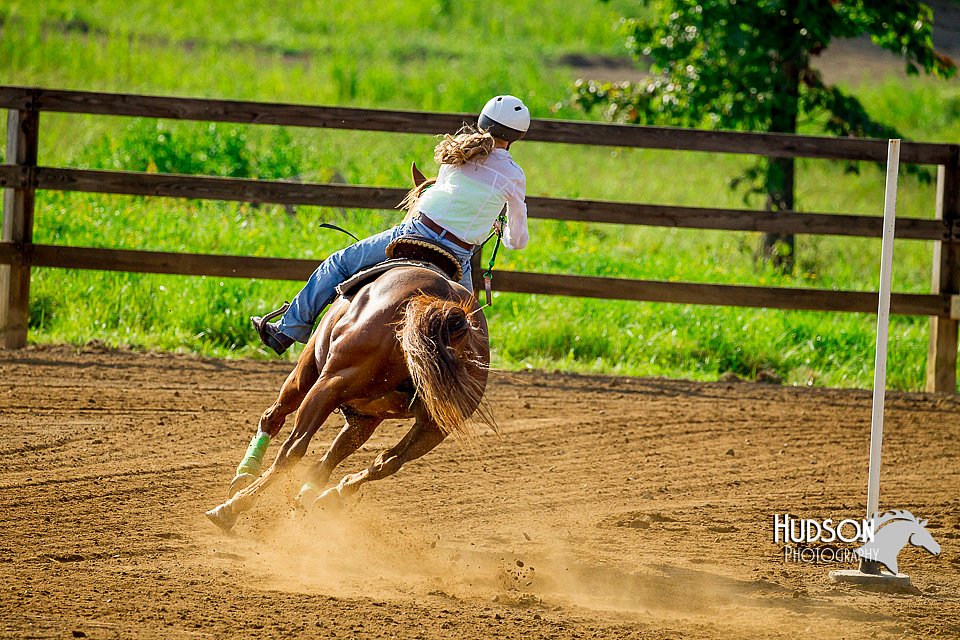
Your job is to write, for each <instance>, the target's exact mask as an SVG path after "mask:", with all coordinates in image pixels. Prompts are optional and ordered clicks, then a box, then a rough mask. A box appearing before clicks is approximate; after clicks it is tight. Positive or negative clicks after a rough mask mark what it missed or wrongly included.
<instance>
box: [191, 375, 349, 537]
mask: <svg viewBox="0 0 960 640" xmlns="http://www.w3.org/2000/svg"><path fill="white" fill-rule="evenodd" d="M342 391H343V378H340V377H337V378H332V379H330V378H320V379H318V380H317V383H316V384H315V385H314V386H313V388H312V389H310V391H309V392H308V393H307V395H306V397H305V398H304V399H303V404H302V405H301V406H300V411H299V413H297V423H296V425H295V426H294V428H293V431H292V432H291V433H290V436H289V437H288V438H287V440H286V441H285V442H284V443H283V445H282V446H281V447H280V451H279V452H278V453H277V457H276V459H274V461H273V464H272V465H270V468H269V469H267V470H266V471H265V472H264V473H263V475H261V476H260V477H259V478H257V479H256V481H254V483H253V484H251V485H250V486H248V487H246V488H245V489H242V490H241V491H239V492H237V494H236V495H234V496H233V497H231V498H230V499H229V500H227V501H226V502H224V503H223V504H221V505H219V506H217V507H215V508H213V509H211V510H210V511H207V517H208V518H210V520H211V521H212V522H213V523H214V524H216V525H217V526H218V527H220V528H221V529H223V530H225V531H229V530H230V529H231V528H232V527H233V525H234V523H236V521H237V518H238V517H239V515H240V514H241V513H243V512H244V511H247V510H248V509H250V508H251V507H252V506H253V505H254V503H255V502H256V500H257V498H258V497H259V495H260V493H262V492H263V490H264V489H266V488H267V487H268V486H270V485H271V484H273V482H274V480H276V478H277V477H278V475H279V474H280V473H282V472H285V471H287V470H288V469H290V468H291V467H293V466H294V465H295V464H297V462H299V461H300V459H301V458H303V456H304V455H305V454H306V452H307V448H308V447H309V446H310V439H311V438H313V436H314V434H315V433H316V432H317V431H318V430H319V429H320V427H321V426H323V422H324V420H326V419H327V417H328V416H329V415H330V414H331V413H333V410H334V409H336V408H337V406H339V405H340V403H341V402H342V398H341V394H342Z"/></svg>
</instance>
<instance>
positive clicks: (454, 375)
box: [207, 167, 496, 531]
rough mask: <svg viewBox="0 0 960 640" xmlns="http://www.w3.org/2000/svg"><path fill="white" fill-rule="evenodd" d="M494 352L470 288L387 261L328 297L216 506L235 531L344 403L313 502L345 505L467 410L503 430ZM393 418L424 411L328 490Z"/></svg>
mask: <svg viewBox="0 0 960 640" xmlns="http://www.w3.org/2000/svg"><path fill="white" fill-rule="evenodd" d="M414 172H415V173H414V176H415V182H416V184H417V187H416V188H415V189H414V190H413V191H412V192H411V194H412V195H413V196H414V198H415V196H417V195H419V193H420V192H422V188H421V187H423V185H422V174H420V177H419V180H418V179H417V174H418V173H419V172H417V171H416V168H415V167H414ZM489 361H490V347H489V341H488V330H487V323H486V319H485V318H484V316H483V313H482V311H481V310H480V306H479V304H478V302H477V300H476V298H475V297H474V296H473V294H472V293H471V292H470V291H468V290H467V289H465V288H464V287H462V286H461V285H460V284H458V283H456V282H453V281H451V280H448V279H447V278H445V277H443V276H442V275H440V274H439V273H437V272H435V271H433V270H430V269H426V268H422V267H416V266H403V267H397V268H394V269H391V270H389V271H387V272H385V273H384V274H383V275H381V276H380V277H378V278H377V279H376V280H374V281H373V282H371V283H370V284H367V285H365V286H364V287H363V288H362V289H360V290H359V291H358V292H357V293H356V294H355V295H353V296H352V297H351V299H348V298H346V297H340V298H338V299H337V300H336V301H335V302H334V303H333V304H332V305H331V306H330V308H329V310H328V311H327V314H326V315H325V316H324V318H323V320H322V321H321V323H320V326H319V327H318V328H317V330H316V331H315V332H314V334H313V336H312V337H311V339H310V341H309V342H308V343H307V346H306V347H305V348H304V350H303V353H302V354H301V355H300V359H299V361H298V362H297V365H296V367H295V368H294V370H293V372H291V373H290V375H289V376H288V377H287V380H286V382H285V383H284V384H283V387H282V388H281V390H280V396H279V397H278V398H277V400H276V402H274V403H273V404H272V405H271V406H270V408H268V409H267V410H266V411H265V412H264V414H263V416H262V417H261V418H260V422H259V426H258V435H257V437H255V438H254V442H253V443H251V448H250V449H249V450H248V452H247V456H246V457H245V458H244V461H243V463H241V465H240V468H239V469H238V472H237V476H236V477H235V478H234V481H233V483H231V491H230V498H229V499H228V500H227V501H226V502H224V503H223V504H221V505H219V506H217V507H215V508H214V509H211V510H210V511H208V512H207V517H209V518H210V520H212V521H213V522H214V523H215V524H216V525H217V526H219V527H220V528H221V529H224V530H226V531H229V530H230V529H231V528H232V527H233V525H234V524H235V523H236V521H237V518H238V517H239V515H240V514H241V513H242V512H244V511H247V510H248V509H250V508H251V507H252V506H253V505H254V503H255V501H256V500H257V498H258V497H259V496H260V495H261V493H262V492H263V490H264V489H266V488H267V486H269V485H270V484H272V483H273V482H274V481H275V480H276V479H277V478H278V477H279V476H281V475H282V474H283V473H285V472H287V471H289V470H290V469H291V468H292V467H293V466H294V465H296V464H297V462H299V461H300V459H301V458H303V456H304V455H305V454H306V452H307V449H308V447H309V445H310V439H311V438H313V435H314V434H315V433H316V432H317V431H318V430H319V429H320V427H321V425H323V422H324V421H325V420H326V419H327V417H328V416H329V415H330V414H331V413H332V412H333V411H335V410H338V409H339V410H340V412H341V413H342V414H343V417H344V419H345V424H344V426H343V428H342V429H341V431H340V433H339V434H338V435H337V437H336V438H335V439H334V441H333V444H331V445H330V448H329V449H328V450H327V452H326V454H324V456H323V458H321V459H320V461H319V462H318V463H316V464H315V465H314V466H313V467H312V468H311V469H310V471H309V480H308V482H307V483H306V484H305V485H304V487H303V489H302V490H301V492H300V495H299V496H298V501H299V502H300V503H301V504H302V505H303V506H305V507H308V508H309V507H311V506H314V505H323V506H328V505H329V506H335V505H336V504H338V503H339V502H340V500H341V499H342V498H345V497H347V496H350V495H352V494H354V493H355V492H356V491H357V490H358V489H359V487H360V486H361V485H362V484H363V483H365V482H369V481H371V480H380V479H382V478H386V477H387V476H389V475H392V474H394V473H396V472H397V471H399V470H400V467H402V466H403V465H404V464H405V463H407V462H409V461H411V460H415V459H416V458H419V457H420V456H422V455H424V454H426V453H427V452H429V451H430V450H431V449H433V448H434V447H436V446H437V445H438V444H440V442H442V441H443V439H444V438H445V437H446V436H447V435H449V434H451V433H452V434H455V435H460V436H466V435H469V434H470V429H469V424H468V419H472V420H474V421H476V422H481V423H484V424H487V425H489V426H490V427H491V428H493V429H494V430H496V424H495V422H494V421H493V417H492V415H491V414H490V411H489V409H488V408H487V406H486V405H485V404H484V403H483V392H484V389H485V388H486V383H487V374H488V367H489ZM298 409H299V411H298V412H297V417H296V423H295V425H294V428H293V431H292V432H291V433H290V435H289V437H288V438H287V439H286V441H285V442H284V443H283V445H282V446H281V447H280V451H279V453H278V454H277V457H276V459H275V460H274V462H273V464H272V465H271V466H270V467H269V468H268V469H267V470H266V471H265V472H264V473H263V474H262V475H260V476H259V477H256V476H257V474H258V473H259V470H260V459H261V458H262V456H263V450H264V449H265V447H266V444H267V442H269V438H272V437H275V436H276V435H277V434H278V433H279V432H280V429H281V427H283V424H284V421H285V419H286V417H287V416H288V415H290V414H291V413H293V412H294V411H297V410H298ZM474 414H476V416H474V417H473V418H471V416H473V415H474ZM387 418H414V419H415V420H416V422H415V423H414V425H413V427H412V428H411V429H410V431H409V432H408V433H407V434H406V435H405V436H404V437H403V438H402V439H401V440H400V442H398V443H397V444H396V445H395V446H393V447H392V448H390V449H389V450H387V451H385V452H384V453H381V454H380V455H379V456H378V457H377V458H376V460H375V461H374V462H373V464H371V465H370V466H369V467H368V468H367V469H365V470H363V471H360V472H359V473H355V474H352V475H347V476H345V477H344V478H343V479H342V480H341V481H340V483H339V484H338V485H336V486H334V487H331V488H329V489H326V490H325V491H323V488H324V486H325V485H326V483H327V481H328V480H329V479H330V476H331V475H332V473H333V471H334V469H335V468H336V467H337V465H339V464H340V463H341V462H342V461H343V460H345V459H346V458H347V457H348V456H349V455H350V454H352V453H353V452H355V451H356V450H357V449H358V448H360V446H361V445H363V443H365V442H366V441H367V439H369V438H370V436H371V435H372V434H373V432H374V430H376V428H377V426H379V425H380V423H381V422H382V421H383V420H385V419H387ZM258 439H259V442H260V444H257V443H258ZM258 447H259V448H258ZM255 448H257V450H256V451H254V449H255ZM251 481H252V483H251Z"/></svg>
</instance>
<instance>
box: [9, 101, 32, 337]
mask: <svg viewBox="0 0 960 640" xmlns="http://www.w3.org/2000/svg"><path fill="white" fill-rule="evenodd" d="M39 124H40V113H39V112H38V111H36V110H34V109H29V110H13V109H11V110H10V111H9V112H8V114H7V164H14V165H19V166H20V167H21V168H22V170H23V172H24V175H25V176H26V182H25V183H24V185H23V186H22V187H21V188H16V189H5V190H4V193H3V228H2V235H0V241H3V242H13V243H14V244H15V245H16V248H17V252H18V254H19V258H20V259H19V261H18V262H17V263H16V264H11V265H0V347H4V348H6V349H21V348H23V347H25V346H27V324H28V321H29V319H30V264H29V260H28V256H29V247H30V245H31V244H32V243H33V203H34V186H33V168H34V167H36V166H37V146H38V145H37V141H38V135H37V134H38V129H39Z"/></svg>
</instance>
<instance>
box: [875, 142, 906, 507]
mask: <svg viewBox="0 0 960 640" xmlns="http://www.w3.org/2000/svg"><path fill="white" fill-rule="evenodd" d="M899 171H900V140H890V143H889V147H888V148H887V191H886V196H885V198H884V200H883V244H882V245H881V248H880V305H879V308H878V310H877V362H876V365H875V366H874V370H873V420H872V422H871V426H870V471H869V480H868V481H867V517H868V518H872V517H873V516H874V515H875V514H876V513H877V510H878V509H879V504H880V448H881V446H882V444H883V398H884V394H885V392H886V390H887V334H888V332H889V328H890V281H891V280H892V278H893V230H894V227H895V225H896V218H897V174H898V173H899Z"/></svg>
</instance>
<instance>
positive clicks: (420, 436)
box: [317, 417, 446, 505]
mask: <svg viewBox="0 0 960 640" xmlns="http://www.w3.org/2000/svg"><path fill="white" fill-rule="evenodd" d="M445 437H446V434H445V433H444V432H443V431H442V430H441V429H440V427H438V426H437V425H436V423H435V422H434V421H433V420H431V419H429V418H426V417H418V418H417V422H416V424H414V425H413V428H411V429H410V431H409V432H408V433H407V435H405V436H404V437H403V438H402V439H401V440H400V442H398V443H397V444H396V445H394V446H393V447H391V448H390V449H388V450H387V451H384V452H383V453H381V454H380V455H379V456H377V459H376V460H375V461H374V462H373V464H372V465H370V466H369V467H368V468H366V469H364V470H363V471H360V472H358V473H354V474H351V475H348V476H345V477H344V478H343V479H342V480H341V481H340V484H339V485H337V486H336V487H333V488H331V489H327V490H326V491H325V492H324V493H323V495H321V496H320V498H318V499H317V504H320V505H322V504H330V505H333V504H336V503H339V499H340V498H346V497H349V496H351V495H353V494H354V493H356V492H357V491H358V490H359V489H360V487H361V486H362V485H363V484H364V483H365V482H371V481H373V480H382V479H383V478H386V477H388V476H391V475H393V474H395V473H396V472H397V471H399V470H400V467H402V466H403V465H405V464H406V463H408V462H410V461H411V460H416V459H417V458H419V457H421V456H424V455H426V454H427V453H429V452H430V451H432V450H433V449H434V447H436V446H437V445H438V444H440V443H441V442H443V439H444V438H445Z"/></svg>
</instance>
